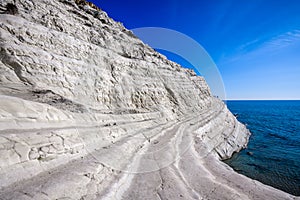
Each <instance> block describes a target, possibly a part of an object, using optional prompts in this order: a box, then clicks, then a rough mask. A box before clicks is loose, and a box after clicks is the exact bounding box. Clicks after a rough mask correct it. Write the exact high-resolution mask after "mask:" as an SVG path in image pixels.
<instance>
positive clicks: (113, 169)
mask: <svg viewBox="0 0 300 200" xmlns="http://www.w3.org/2000/svg"><path fill="white" fill-rule="evenodd" d="M0 8H1V15H0V17H1V18H0V48H1V49H0V51H1V52H0V61H1V62H0V71H1V73H0V155H1V156H0V199H102V198H103V199H289V198H294V197H292V196H290V195H288V194H286V193H284V192H281V191H279V190H276V189H273V188H271V187H269V186H265V185H263V184H261V183H259V182H257V181H253V180H251V179H248V178H246V177H244V176H242V175H239V174H237V173H235V172H234V171H233V170H232V169H231V168H229V167H228V166H227V165H225V164H224V163H222V162H220V159H225V158H229V157H230V156H231V155H232V154H233V153H234V152H236V151H239V150H241V149H242V148H243V147H245V145H246V144H247V141H248V137H249V132H248V130H247V129H246V128H245V126H244V125H242V124H240V123H239V122H238V121H237V120H236V118H235V117H234V116H233V115H232V114H231V113H230V112H229V111H228V109H227V108H226V106H225V105H224V104H223V102H221V101H220V100H218V99H215V98H214V97H212V95H211V93H210V91H209V88H208V86H207V84H206V82H205V80H204V79H203V78H202V77H199V76H196V75H195V74H194V73H193V72H192V71H190V70H188V69H184V68H182V67H181V66H179V65H178V64H176V63H173V62H171V61H169V60H167V59H166V58H165V57H164V56H162V55H161V54H159V53H157V52H156V51H154V50H153V49H151V48H150V47H149V46H147V45H145V44H143V42H142V41H140V40H139V39H138V38H136V37H135V36H134V35H133V34H132V32H130V31H129V30H127V29H126V28H124V26H123V25H122V24H120V23H117V22H115V21H113V20H112V19H111V18H109V17H108V16H107V14H106V13H105V12H103V11H102V10H101V9H98V8H97V7H95V6H94V5H93V4H90V3H87V2H85V1H77V0H76V1H73V0H53V1H47V0H39V1H32V0H16V1H9V0H0Z"/></svg>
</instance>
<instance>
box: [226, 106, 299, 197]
mask: <svg viewBox="0 0 300 200" xmlns="http://www.w3.org/2000/svg"><path fill="white" fill-rule="evenodd" d="M227 106H228V108H229V109H230V110H231V112H232V113H234V114H237V115H238V116H237V118H238V120H239V121H240V122H242V123H244V124H246V125H247V128H248V129H249V130H250V132H251V133H252V135H251V137H250V140H249V144H248V148H247V149H245V150H242V151H241V152H239V153H236V154H234V155H233V157H232V158H231V159H229V160H226V161H225V163H227V164H228V165H230V166H231V167H232V168H233V169H234V170H236V171H237V172H239V173H241V174H244V175H246V176H248V177H250V178H252V179H256V180H258V181H260V182H262V183H264V184H267V185H271V186H273V187H275V188H278V189H280V190H283V191H286V192H288V193H290V194H293V195H296V196H300V101H227Z"/></svg>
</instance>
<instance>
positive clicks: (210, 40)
mask: <svg viewBox="0 0 300 200" xmlns="http://www.w3.org/2000/svg"><path fill="white" fill-rule="evenodd" d="M93 2H94V3H95V4H96V5H98V6H99V7H101V8H102V9H103V10H105V11H106V12H107V13H108V14H109V16H110V17H112V18H113V19H115V20H117V21H121V22H122V23H123V24H124V25H125V26H126V27H127V28H128V29H133V28H139V27H164V28H169V29H174V30H176V31H179V32H182V33H184V34H186V35H188V36H190V37H191V38H193V39H195V40H196V41H197V42H198V43H199V44H201V45H202V46H203V47H204V48H205V49H206V51H207V52H208V53H209V54H210V56H211V57H212V58H213V60H214V62H215V63H216V65H217V66H218V68H219V70H220V72H221V75H222V78H223V81H224V84H225V89H226V96H227V99H300V1H299V0H206V1H204V0H152V1H146V0H123V1H122V0H100V1H96V0H93ZM167 56H169V57H170V58H171V59H174V60H175V61H178V62H179V63H181V64H183V65H187V64H186V62H182V59H181V60H180V59H177V58H176V57H175V56H172V55H167ZM176 59H177V60H176Z"/></svg>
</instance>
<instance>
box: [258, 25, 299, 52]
mask: <svg viewBox="0 0 300 200" xmlns="http://www.w3.org/2000/svg"><path fill="white" fill-rule="evenodd" d="M297 42H300V30H294V31H290V32H287V33H284V34H282V35H279V36H276V37H274V38H272V39H271V40H269V41H267V42H265V43H264V44H263V45H262V47H261V49H262V50H272V51H275V50H280V49H282V48H285V47H288V46H290V45H293V44H295V43H297Z"/></svg>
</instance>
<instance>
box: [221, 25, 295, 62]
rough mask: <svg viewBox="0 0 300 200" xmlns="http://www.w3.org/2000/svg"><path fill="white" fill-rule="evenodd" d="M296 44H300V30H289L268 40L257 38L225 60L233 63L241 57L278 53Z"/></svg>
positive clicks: (249, 57)
mask: <svg viewBox="0 0 300 200" xmlns="http://www.w3.org/2000/svg"><path fill="white" fill-rule="evenodd" d="M295 44H300V30H293V31H289V32H286V33H284V34H280V35H277V36H275V37H272V38H270V39H268V40H263V39H262V38H257V39H254V40H252V41H249V42H247V43H245V44H243V45H241V46H240V47H238V48H237V51H236V54H234V55H231V56H230V57H227V58H225V60H223V62H224V63H231V62H235V61H237V60H241V59H245V60H247V59H251V58H253V57H255V56H261V55H263V56H264V55H266V54H270V53H276V52H278V51H280V50H283V49H285V48H288V47H290V46H292V45H295Z"/></svg>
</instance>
